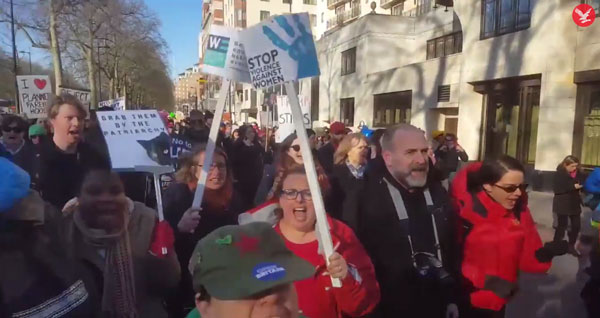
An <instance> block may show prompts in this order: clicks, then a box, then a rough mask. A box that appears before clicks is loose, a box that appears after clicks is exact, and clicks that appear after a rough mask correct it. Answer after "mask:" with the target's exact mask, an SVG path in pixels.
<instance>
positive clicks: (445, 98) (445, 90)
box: [438, 85, 450, 102]
mask: <svg viewBox="0 0 600 318" xmlns="http://www.w3.org/2000/svg"><path fill="white" fill-rule="evenodd" d="M449 101H450V85H440V86H438V102H449Z"/></svg>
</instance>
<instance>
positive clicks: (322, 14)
mask: <svg viewBox="0 0 600 318" xmlns="http://www.w3.org/2000/svg"><path fill="white" fill-rule="evenodd" d="M321 23H325V13H321Z"/></svg>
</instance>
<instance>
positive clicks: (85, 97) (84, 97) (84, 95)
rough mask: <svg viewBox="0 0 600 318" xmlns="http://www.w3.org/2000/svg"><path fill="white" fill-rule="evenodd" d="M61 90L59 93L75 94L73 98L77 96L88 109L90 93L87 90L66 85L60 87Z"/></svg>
mask: <svg viewBox="0 0 600 318" xmlns="http://www.w3.org/2000/svg"><path fill="white" fill-rule="evenodd" d="M61 90H62V93H61V94H69V95H73V96H75V98H77V99H78V100H79V101H80V102H81V104H82V105H83V106H84V107H85V108H87V109H90V103H91V102H90V98H91V94H90V91H89V90H82V89H73V88H66V87H61Z"/></svg>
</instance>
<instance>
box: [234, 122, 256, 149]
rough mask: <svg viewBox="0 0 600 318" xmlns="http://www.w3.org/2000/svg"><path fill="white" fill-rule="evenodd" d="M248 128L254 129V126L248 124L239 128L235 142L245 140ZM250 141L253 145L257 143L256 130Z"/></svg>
mask: <svg viewBox="0 0 600 318" xmlns="http://www.w3.org/2000/svg"><path fill="white" fill-rule="evenodd" d="M248 129H252V130H253V131H254V128H252V126H250V125H243V126H241V127H240V128H239V131H238V133H239V138H238V139H237V140H236V142H242V141H244V140H246V135H247V134H248ZM252 143H254V145H258V144H259V142H258V133H257V132H256V131H254V139H253V140H252Z"/></svg>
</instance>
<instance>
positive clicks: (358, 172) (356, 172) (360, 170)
mask: <svg viewBox="0 0 600 318" xmlns="http://www.w3.org/2000/svg"><path fill="white" fill-rule="evenodd" d="M346 166H348V170H350V173H352V175H353V176H354V177H355V178H356V179H362V178H363V176H364V175H365V171H366V170H367V165H360V166H358V167H355V166H353V165H352V164H351V163H350V161H348V160H346Z"/></svg>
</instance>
